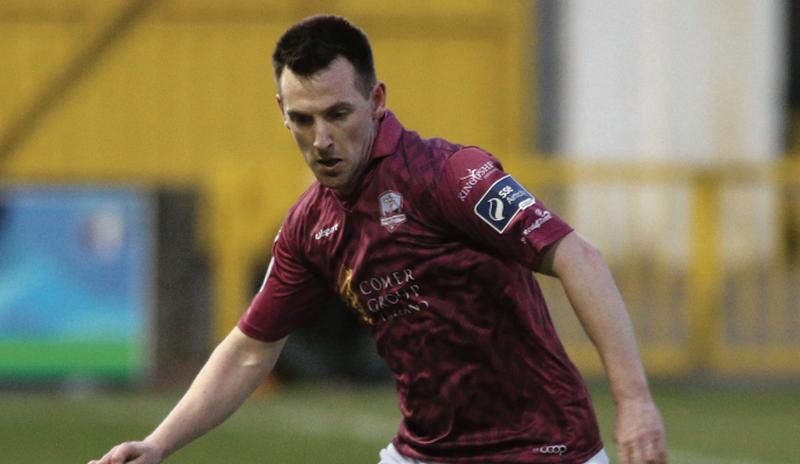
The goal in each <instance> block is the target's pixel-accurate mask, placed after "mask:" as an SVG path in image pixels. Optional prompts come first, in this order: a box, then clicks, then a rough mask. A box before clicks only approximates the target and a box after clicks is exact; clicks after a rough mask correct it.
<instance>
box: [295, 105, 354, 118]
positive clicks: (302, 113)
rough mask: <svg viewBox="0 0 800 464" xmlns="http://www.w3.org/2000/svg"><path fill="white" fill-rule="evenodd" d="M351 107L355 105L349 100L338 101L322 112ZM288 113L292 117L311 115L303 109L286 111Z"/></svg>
mask: <svg viewBox="0 0 800 464" xmlns="http://www.w3.org/2000/svg"><path fill="white" fill-rule="evenodd" d="M351 108H353V105H352V104H351V103H349V102H344V101H342V102H336V103H334V104H333V105H331V106H329V107H327V108H325V109H324V110H322V114H327V113H330V112H332V111H338V110H349V109H351ZM286 114H288V115H289V116H290V117H293V118H294V117H298V116H311V115H310V114H308V113H305V112H303V111H297V110H289V111H287V112H286Z"/></svg>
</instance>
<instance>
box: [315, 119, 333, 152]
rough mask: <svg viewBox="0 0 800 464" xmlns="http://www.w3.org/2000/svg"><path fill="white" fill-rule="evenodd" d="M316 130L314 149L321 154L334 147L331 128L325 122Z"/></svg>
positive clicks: (319, 124) (320, 123)
mask: <svg viewBox="0 0 800 464" xmlns="http://www.w3.org/2000/svg"><path fill="white" fill-rule="evenodd" d="M315 126H316V127H315V130H314V148H315V149H316V150H317V151H319V152H323V153H324V152H326V151H328V150H329V149H330V148H331V146H332V145H333V138H332V137H331V128H330V126H329V125H328V124H327V123H325V122H324V121H321V122H319V123H318V124H316V125H315Z"/></svg>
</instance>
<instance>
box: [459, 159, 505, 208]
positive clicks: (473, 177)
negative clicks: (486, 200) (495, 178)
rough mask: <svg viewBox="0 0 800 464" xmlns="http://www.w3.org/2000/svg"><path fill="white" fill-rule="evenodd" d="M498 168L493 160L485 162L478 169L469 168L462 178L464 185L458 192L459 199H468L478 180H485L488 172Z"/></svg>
mask: <svg viewBox="0 0 800 464" xmlns="http://www.w3.org/2000/svg"><path fill="white" fill-rule="evenodd" d="M496 170H497V168H496V167H495V165H494V163H492V162H491V161H487V162H485V163H483V165H482V166H481V167H479V168H477V169H467V175H466V176H464V177H461V178H460V179H461V180H462V181H463V186H462V187H461V190H459V192H458V199H459V200H461V201H464V200H466V199H467V196H468V195H469V192H471V191H472V188H473V187H475V185H476V184H477V183H478V182H480V181H481V180H483V178H484V177H486V175H487V174H489V173H492V172H494V171H496Z"/></svg>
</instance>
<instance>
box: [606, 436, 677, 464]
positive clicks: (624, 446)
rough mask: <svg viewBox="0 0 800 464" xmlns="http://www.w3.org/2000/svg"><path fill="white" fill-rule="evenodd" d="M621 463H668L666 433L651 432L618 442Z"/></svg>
mask: <svg viewBox="0 0 800 464" xmlns="http://www.w3.org/2000/svg"><path fill="white" fill-rule="evenodd" d="M617 455H618V458H619V462H620V464H666V462H667V447H666V443H665V440H664V435H663V434H661V433H658V432H655V433H650V434H647V435H644V436H641V437H638V438H636V439H633V440H631V441H626V442H621V443H619V444H618V448H617Z"/></svg>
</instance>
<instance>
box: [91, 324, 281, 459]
mask: <svg viewBox="0 0 800 464" xmlns="http://www.w3.org/2000/svg"><path fill="white" fill-rule="evenodd" d="M285 342H286V338H283V339H281V340H278V341H275V342H263V341H260V340H257V339H255V338H251V337H249V336H247V335H245V334H244V333H243V332H242V331H241V330H239V328H234V329H233V331H231V333H230V334H228V336H227V337H226V338H225V339H224V340H223V341H222V342H221V343H220V344H219V345H218V346H217V348H216V349H215V350H214V352H213V353H212V354H211V357H209V359H208V361H207V362H206V364H205V366H203V368H202V369H201V370H200V373H199V374H198V375H197V377H196V378H195V380H194V382H192V385H191V387H189V390H188V391H187V392H186V394H185V395H184V396H183V398H181V400H180V401H179V402H178V404H177V405H176V406H175V408H174V409H173V410H172V411H171V412H170V413H169V414H168V415H167V417H166V418H165V419H164V420H163V421H162V422H161V424H160V425H159V426H158V427H157V428H156V429H155V430H154V431H153V433H151V434H150V435H148V436H147V438H145V439H144V440H143V441H138V442H125V443H121V444H119V445H117V446H115V447H114V448H112V449H111V450H110V451H109V452H108V453H106V455H105V456H103V457H102V458H101V459H99V460H94V461H90V463H89V464H123V463H127V462H130V463H135V464H155V463H159V462H161V461H162V460H163V459H165V458H166V457H167V456H169V455H170V454H172V453H174V452H175V451H176V450H178V449H179V448H181V447H182V446H184V445H186V444H187V443H189V442H191V441H192V440H194V439H195V438H198V437H200V436H201V435H203V434H204V433H206V432H208V431H209V430H211V429H212V428H214V427H215V426H217V425H219V424H220V423H222V422H223V421H224V420H225V419H227V418H228V417H229V416H230V415H231V414H233V412H234V411H236V410H237V409H238V408H239V406H241V404H242V403H243V402H244V401H245V400H246V399H247V397H248V396H250V394H251V393H252V392H253V391H254V390H255V389H256V387H258V385H260V384H261V382H263V381H264V379H265V378H266V376H267V375H268V374H269V373H270V371H272V368H273V367H274V366H275V362H276V361H277V360H278V355H279V354H280V352H281V349H282V348H283V345H284V343H285Z"/></svg>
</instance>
